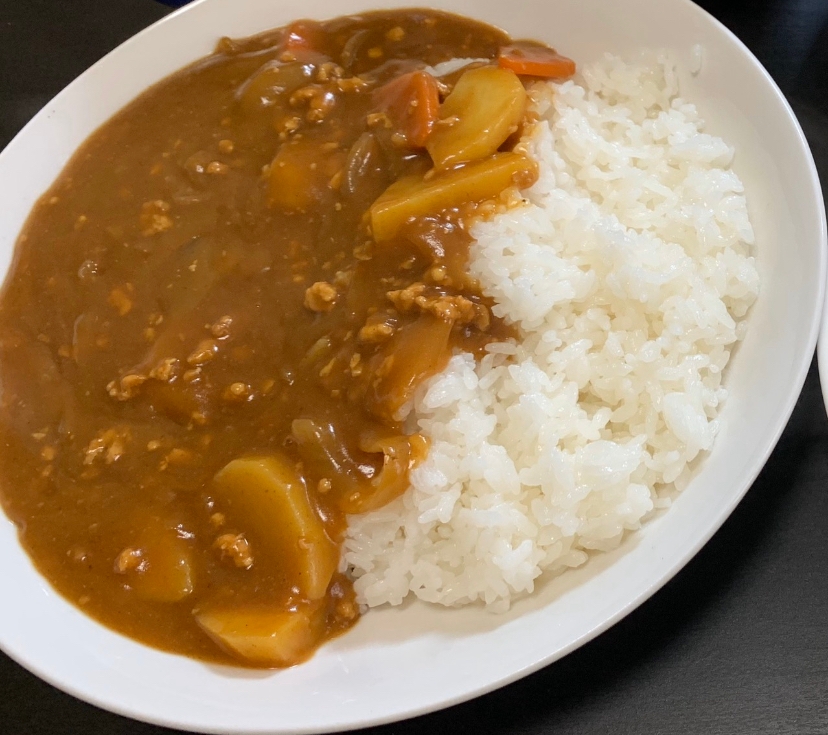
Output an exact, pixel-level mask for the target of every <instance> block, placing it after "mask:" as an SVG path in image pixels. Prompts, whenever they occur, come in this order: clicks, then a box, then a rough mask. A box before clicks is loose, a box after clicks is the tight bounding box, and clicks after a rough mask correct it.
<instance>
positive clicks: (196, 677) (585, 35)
mask: <svg viewBox="0 0 828 735" xmlns="http://www.w3.org/2000/svg"><path fill="white" fill-rule="evenodd" d="M407 4H410V3H406V2H405V1H404V0H402V1H401V0H383V5H385V6H386V7H390V6H405V5H407ZM434 5H435V6H436V7H440V8H444V9H447V10H454V11H457V12H461V13H466V14H471V15H474V16H475V17H477V18H479V19H481V20H484V21H488V22H490V23H494V24H496V25H499V26H501V27H503V28H505V29H506V30H508V31H509V32H510V33H512V34H513V35H515V36H530V37H536V38H542V39H543V40H545V41H547V42H549V43H551V44H553V45H554V46H556V47H557V48H559V49H560V50H561V51H562V52H563V53H565V54H567V55H569V56H572V57H574V58H575V59H576V60H577V61H578V62H579V63H585V62H588V61H590V60H592V59H595V58H596V57H597V56H598V55H599V54H601V53H603V52H605V51H613V52H620V53H624V52H630V51H633V50H635V49H636V48H638V47H641V46H650V47H666V48H669V49H672V50H673V51H674V52H675V53H676V54H677V55H678V56H679V58H680V59H682V60H684V61H685V63H686V64H689V60H690V59H691V56H692V53H693V47H694V46H695V45H696V44H700V45H701V47H702V50H703V67H702V70H701V73H700V74H699V75H698V76H696V77H691V76H689V75H686V74H685V75H684V76H683V77H682V93H683V94H684V95H685V96H686V97H688V98H689V99H691V100H694V101H696V102H697V103H698V104H699V106H700V107H701V110H702V113H703V114H704V115H705V116H706V117H707V119H708V120H709V126H708V130H710V131H711V132H713V133H716V134H720V135H723V136H724V137H725V138H726V140H728V141H729V142H731V143H733V144H735V145H736V146H737V159H736V164H735V166H736V170H737V172H738V173H739V175H740V176H741V177H742V178H743V180H744V181H745V183H746V185H747V191H748V197H749V206H750V211H751V215H752V219H753V222H754V225H755V229H756V233H757V239H758V246H757V249H758V262H759V267H760V271H761V274H762V278H763V285H762V293H761V297H760V300H759V302H758V303H757V305H756V306H755V307H754V309H753V311H752V313H751V315H750V323H749V330H748V336H747V339H746V340H745V342H744V344H743V345H742V346H741V347H740V349H739V350H738V352H737V354H736V356H735V358H734V360H733V364H732V366H731V369H730V372H729V374H728V376H727V384H728V386H729V387H730V388H731V390H732V394H731V398H730V400H729V402H728V404H727V406H726V408H725V410H724V412H723V413H722V417H721V419H722V424H723V429H722V432H721V434H720V436H719V438H718V440H717V443H716V446H715V449H714V451H713V452H712V454H711V455H710V456H709V457H708V458H707V460H706V461H705V462H704V463H703V466H702V468H701V471H700V472H699V474H698V476H697V477H696V478H695V480H694V481H693V482H692V484H691V486H690V487H689V488H688V489H687V490H686V491H685V492H684V493H683V494H682V495H681V497H680V498H679V499H678V501H677V502H676V503H675V505H674V507H673V508H672V509H671V510H670V511H669V512H668V513H666V514H664V515H663V516H661V517H659V518H658V519H656V520H655V521H654V522H652V523H651V524H649V525H648V526H647V527H646V529H645V530H644V531H643V532H641V533H640V534H638V535H637V536H635V537H633V538H630V539H629V540H628V542H626V543H625V544H624V545H623V547H622V548H621V549H619V550H618V551H617V552H615V553H613V554H610V555H606V556H604V557H603V558H600V559H595V560H594V561H593V562H591V563H590V564H588V565H587V567H586V568H584V569H581V570H578V571H575V572H570V573H568V574H566V575H564V576H563V577H559V578H558V579H555V580H553V581H551V582H550V583H547V584H545V585H543V586H542V588H541V590H540V592H539V594H538V595H537V596H536V597H534V598H532V599H530V600H525V601H523V602H522V603H520V604H518V605H516V606H515V607H514V609H513V610H512V612H510V613H509V614H507V615H505V616H499V617H498V616H493V615H490V614H487V613H485V612H483V611H481V610H479V609H467V610H461V611H447V610H442V609H436V608H433V607H427V606H425V605H423V604H411V605H407V606H405V607H404V608H403V609H394V610H382V611H375V612H372V613H371V614H370V615H367V616H366V617H365V618H364V619H363V620H362V621H361V622H360V624H359V625H358V626H357V627H356V629H355V630H353V631H352V632H351V633H349V634H347V635H345V636H343V637H342V638H340V639H338V640H336V641H334V642H333V643H332V644H330V645H327V646H325V647H324V648H323V649H322V650H321V651H320V652H319V653H318V654H317V655H316V656H315V657H314V658H313V659H312V660H311V661H310V662H308V663H306V664H304V665H302V666H299V667H296V668H294V669H290V670H287V671H281V672H250V671H243V670H237V669H231V668H222V667H217V666H208V665H205V664H202V663H199V662H196V661H191V660H188V659H185V658H180V657H177V656H172V655H168V654H164V653H159V652H157V651H154V650H152V649H149V648H145V647H143V646H141V645H139V644H137V643H134V642H132V641H130V640H128V639H126V638H123V637H121V636H119V635H117V634H115V633H112V632H110V631H109V630H107V629H105V628H102V627H101V626H99V625H97V624H96V623H94V622H92V621H91V620H90V619H88V618H86V617H85V616H84V615H82V614H81V613H80V612H78V611H77V610H75V608H73V607H72V606H70V605H68V604H67V603H66V602H64V601H63V600H62V599H61V598H60V597H59V596H57V595H56V594H55V593H54V592H53V591H52V590H51V589H50V587H49V586H48V584H47V583H46V582H45V581H44V580H43V579H42V578H41V577H40V576H39V575H38V574H37V573H36V572H35V571H34V570H33V568H32V566H31V564H30V563H29V561H28V558H27V557H26V556H25V554H24V553H23V552H22V551H21V549H20V546H19V545H18V543H17V538H16V533H15V530H14V528H13V527H12V525H11V524H10V523H8V522H7V521H6V520H5V519H0V579H2V580H3V585H4V589H5V590H6V592H5V593H4V596H3V604H2V605H0V646H2V648H3V649H4V650H5V651H6V652H7V653H8V654H9V655H10V656H12V657H13V658H15V659H16V660H17V661H19V662H20V663H21V664H23V665H24V666H26V667H27V668H29V669H30V670H32V671H33V672H35V673H36V674H37V675H39V676H41V677H42V678H44V679H45V680H47V681H49V682H51V683H53V684H55V685H56V686H58V687H60V688H61V689H64V690H65V691H68V692H70V693H72V694H74V695H76V696H78V697H80V698H82V699H85V700H87V701H90V702H93V703H95V704H97V705H99V706H101V707H105V708H107V709H110V710H113V711H116V712H119V713H122V714H125V715H129V716H131V717H135V718H138V719H142V720H147V721H151V722H155V723H159V724H164V725H169V726H173V727H179V728H185V729H192V730H200V731H204V732H216V733H218V732H222V733H271V732H272V733H277V732H278V733H288V732H291V733H303V732H322V731H331V730H338V729H346V728H354V727H358V726H364V725H370V724H376V723H381V722H387V721H390V720H395V719H400V718H404V717H409V716H412V715H416V714H421V713H424V712H428V711H430V710H434V709H437V708H439V707H444V706H447V705H449V704H453V703H456V702H460V701H462V700H465V699H468V698H470V697H473V696H475V695H478V694H481V693H483V692H487V691H490V690H491V689H494V688H496V687H498V686H502V685H503V684H506V683H507V682H510V681H513V680H515V679H517V678H519V677H521V676H524V675H526V674H528V673H530V672H531V671H534V670H536V669H538V668H540V667H541V666H544V665H546V664H548V663H550V662H552V661H554V660H556V659H558V658H560V657H561V656H563V655H564V654H566V653H567V652H569V651H572V650H573V649H574V648H577V647H578V646H580V645H582V644H583V643H584V642H586V641H588V640H589V639H591V638H592V637H593V636H595V635H597V634H598V633H600V632H601V631H603V630H605V629H606V628H608V627H609V626H610V625H612V624H613V623H614V622H616V621H617V620H619V619H620V618H621V617H623V616H624V615H626V614H627V613H628V612H629V611H630V610H632V609H633V608H635V607H636V606H637V605H639V604H640V603H641V602H642V601H643V600H645V599H646V598H647V597H649V596H650V595H652V594H653V593H654V592H655V591H656V590H657V589H658V588H659V587H661V585H663V584H664V583H665V582H666V581H667V580H668V579H669V578H670V577H671V576H672V575H673V574H675V573H676V571H678V570H679V569H680V568H681V567H682V565H684V564H685V563H686V562H687V560H688V559H689V558H690V557H692V556H693V554H695V553H696V552H697V551H698V550H699V548H700V547H701V546H702V545H703V544H704V543H705V541H707V540H708V539H709V538H710V536H711V535H712V534H713V533H714V531H715V530H716V529H717V528H718V527H719V526H720V525H721V523H722V522H723V521H724V520H725V518H726V517H727V516H728V514H729V513H730V512H731V511H732V510H733V508H734V506H735V505H736V503H738V501H739V500H740V498H741V497H742V495H743V494H744V493H745V491H746V490H747V489H748V487H749V486H750V484H751V482H752V481H753V479H754V478H755V477H756V475H757V473H758V472H759V470H760V469H761V467H762V465H763V464H764V462H765V460H766V458H767V457H768V455H769V453H770V451H771V449H772V448H773V446H774V444H775V443H776V440H777V438H778V437H779V434H780V433H781V431H782V429H783V428H784V426H785V423H786V421H787V419H788V416H789V415H790V412H791V410H792V408H793V406H794V403H795V401H796V398H797V396H798V394H799V391H800V389H801V386H802V383H803V381H804V378H805V375H806V372H807V369H808V365H809V363H810V359H811V355H812V353H813V348H814V344H815V340H816V333H817V328H818V322H819V318H820V314H821V310H822V294H823V283H824V281H825V250H826V235H825V216H824V209H823V202H822V196H821V193H820V189H819V182H818V180H817V174H816V171H815V168H814V164H813V160H812V158H811V155H810V153H809V151H808V147H807V145H806V143H805V140H804V137H803V135H802V132H801V130H800V128H799V126H798V124H797V122H796V119H795V118H794V115H793V113H792V112H791V110H790V108H789V107H788V105H787V103H786V102H785V100H784V98H783V97H782V95H781V93H780V92H779V90H778V89H777V88H776V86H775V85H774V83H773V82H772V81H771V79H770V77H769V76H768V75H767V73H766V72H765V71H764V70H763V69H762V67H761V66H760V65H759V63H758V62H757V61H756V59H754V57H753V56H751V54H750V53H749V52H748V51H747V50H746V49H745V47H744V46H743V45H742V44H741V43H740V42H739V41H738V40H737V39H736V38H735V37H733V36H732V35H731V34H730V33H729V32H728V31H727V30H725V28H724V27H722V26H721V25H720V24H719V23H717V22H716V21H715V20H713V19H712V18H711V17H710V16H709V15H707V14H706V13H705V12H704V11H702V10H700V9H699V8H698V7H696V6H695V5H693V4H692V3H690V2H688V1H687V0H611V1H610V0H512V1H511V2H503V0H476V2H474V3H470V2H464V0H438V2H436V3H434ZM370 7H371V0H305V1H304V2H303V3H302V4H301V5H298V6H297V5H296V4H295V3H288V2H287V1H286V0H201V1H200V2H197V3H195V4H193V5H191V6H189V7H187V8H185V9H184V10H181V11H179V12H177V13H174V14H173V15H171V16H169V17H168V18H166V19H164V20H163V21H161V22H160V23H158V24H156V25H155V26H153V27H151V28H149V29H148V30H146V31H144V32H142V33H140V34H138V35H137V36H136V37H135V38H133V39H132V40H130V41H128V42H127V43H125V44H124V45H123V46H121V47H120V48H118V49H116V50H115V51H113V52H112V53H111V54H109V56H107V57H106V58H105V59H103V60H102V61H101V62H99V63H98V64H96V65H95V66H93V67H92V68H91V69H89V71H87V72H86V73H85V74H83V75H82V76H81V77H80V78H79V79H77V80H76V81H75V82H74V83H73V84H71V85H70V86H69V87H68V88H67V89H66V90H64V91H63V92H62V93H61V94H60V95H58V96H57V97H56V98H55V99H54V100H53V101H52V102H50V103H49V104H48V105H47V106H46V108H45V109H44V110H43V111H41V112H40V113H39V114H38V115H37V117H35V119H34V120H32V122H31V123H29V125H28V126H27V127H26V128H25V129H24V130H23V132H22V133H20V135H19V136H18V137H17V138H16V139H15V140H14V141H13V142H12V143H11V145H10V146H9V147H8V148H7V149H6V150H5V151H4V152H3V153H2V155H0V202H2V203H3V205H2V208H0V272H2V271H5V270H6V268H7V267H8V263H9V261H10V258H11V253H12V247H13V244H14V240H15V238H16V235H17V233H18V231H19V230H20V227H21V226H22V224H23V221H24V219H25V217H26V215H27V213H28V211H29V209H30V207H31V206H32V204H33V203H34V201H35V199H36V198H37V196H38V195H39V194H40V193H41V192H42V191H43V190H44V189H46V188H47V187H48V186H49V184H50V183H51V182H52V181H53V180H54V178H55V177H56V176H57V175H58V173H59V171H60V168H61V167H62V166H63V164H64V163H65V162H66V160H67V159H68V157H69V156H70V155H71V153H72V151H73V150H74V149H75V148H76V147H77V146H78V145H79V144H80V143H81V142H82V141H83V140H84V139H85V138H86V137H87V136H88V135H89V134H90V133H91V132H92V131H93V130H94V129H95V128H96V127H97V126H98V125H100V124H101V123H103V122H104V121H105V120H106V119H107V118H108V117H109V116H110V115H111V114H112V113H114V112H115V111H116V110H117V109H119V108H120V107H121V106H122V105H124V104H125V103H126V102H128V101H129V100H131V99H132V98H133V97H135V96H136V95H137V94H138V93H140V92H141V91H142V90H143V89H145V88H146V87H147V86H148V85H149V84H151V83H152V82H155V81H157V80H159V79H161V78H162V77H164V76H165V75H167V74H169V73H171V72H173V71H175V70H176V69H178V68H179V67H181V66H183V65H184V64H186V63H187V62H190V61H192V60H194V59H196V58H197V57H199V56H202V55H204V54H207V53H209V52H210V51H211V49H212V47H213V44H214V43H215V41H216V39H217V38H218V37H219V36H222V35H230V36H244V35H247V34H252V33H255V32H258V31H261V30H264V29H266V28H270V27H274V26H278V25H282V24H284V23H286V22H288V21H290V20H293V19H294V17H295V16H296V14H297V13H301V15H302V16H305V17H319V18H324V17H330V16H335V15H340V14H343V13H348V12H355V11H358V10H364V9H368V8H370ZM374 7H376V6H374Z"/></svg>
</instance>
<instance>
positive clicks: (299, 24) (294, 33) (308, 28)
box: [282, 20, 321, 53]
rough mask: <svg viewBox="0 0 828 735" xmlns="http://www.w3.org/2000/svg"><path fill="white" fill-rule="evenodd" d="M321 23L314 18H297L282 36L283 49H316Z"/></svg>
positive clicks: (295, 50) (294, 50) (293, 51)
mask: <svg viewBox="0 0 828 735" xmlns="http://www.w3.org/2000/svg"><path fill="white" fill-rule="evenodd" d="M320 35H321V34H320V29H319V24H318V23H316V22H314V21H312V20H297V21H294V22H293V23H291V24H290V25H289V26H288V27H287V28H286V29H285V35H284V37H283V38H282V50H283V51H290V52H292V53H296V52H297V51H316V50H317V48H318V46H319V40H320V38H319V37H320Z"/></svg>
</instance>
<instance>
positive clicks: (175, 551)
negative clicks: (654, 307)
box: [0, 11, 572, 666]
mask: <svg viewBox="0 0 828 735" xmlns="http://www.w3.org/2000/svg"><path fill="white" fill-rule="evenodd" d="M510 44H511V42H510V41H509V39H508V38H507V37H506V36H505V34H503V33H502V32H500V31H498V30H496V29H493V28H491V27H488V26H485V25H483V24H480V23H476V22H473V21H470V20H466V19H461V18H458V17H455V16H450V15H446V14H441V13H437V12H432V11H396V12H381V13H372V14H366V15H364V16H360V17H348V18H341V19H336V20H332V21H328V22H322V23H319V22H312V21H301V22H298V23H294V24H292V25H291V26H288V27H287V28H283V29H278V30H274V31H271V32H267V33H265V34H263V35H260V36H257V37H254V38H250V39H245V40H238V41H236V40H230V39H223V40H222V41H221V42H220V43H219V44H218V47H217V49H216V51H215V53H214V54H213V55H211V56H209V57H207V58H205V59H203V60H201V61H199V62H197V63H195V64H194V65H192V66H190V67H188V68H186V69H184V70H182V71H181V72H178V73H176V74H174V75H173V76H171V77H169V78H168V79H166V80H164V81H162V82H161V83H159V84H158V85H156V86H155V87H153V88H151V89H150V90H148V91H147V92H146V93H144V94H143V95H142V96H141V97H139V98H138V99H137V100H136V101H134V102H133V103H132V104H130V105H129V106H128V107H126V108H125V109H124V110H122V111H121V112H119V113H118V114H117V115H116V116H115V117H113V118H112V119H111V120H110V121H109V122H107V123H106V124H105V125H104V126H103V127H102V128H101V129H99V130H98V131H97V132H96V133H94V134H93V135H92V136H91V137H90V138H89V139H88V141H87V142H86V143H85V144H84V145H83V146H82V147H81V148H80V150H79V151H78V152H77V153H76V155H75V156H74V158H73V159H72V160H71V162H70V163H69V164H68V166H67V167H66V168H65V170H64V171H63V173H62V174H61V175H60V177H59V178H58V179H57V181H56V182H55V184H54V185H53V186H52V188H51V189H50V190H49V191H48V192H47V193H46V194H44V195H43V197H42V198H41V200H40V201H39V202H38V203H37V205H36V207H35V208H34V210H33V212H32V214H31V216H30V218H29V220H28V222H27V224H26V226H25V228H24V230H23V233H22V234H21V236H20V239H19V242H18V246H17V251H16V255H15V260H14V263H13V266H12V269H11V271H10V273H9V276H8V277H7V281H6V285H5V287H4V290H3V293H2V298H0V353H1V354H0V496H1V497H2V503H3V507H4V509H5V511H6V513H7V514H8V515H9V516H10V517H11V518H12V519H13V520H14V522H15V523H16V524H17V525H18V527H19V529H20V539H21V542H22V544H23V545H24V547H25V549H26V550H27V552H28V553H29V554H30V556H31V558H32V559H33V561H34V562H35V564H36V565H37V567H38V568H39V570H40V571H41V572H42V573H43V574H44V575H45V577H46V578H47V579H48V580H49V581H50V583H51V584H52V585H53V586H54V587H55V588H56V589H57V590H58V591H59V592H60V593H61V594H62V595H64V596H65V597H66V598H67V599H69V600H70V601H71V602H73V603H74V604H76V605H77V606H78V607H80V608H81V609H82V610H84V611H85V612H86V613H88V614H89V615H91V616H93V617H94V618H95V619H97V620H99V621H101V622H102V623H104V624H106V625H108V626H110V627H112V628H113V629H115V630H118V631H120V632H122V633H124V634H126V635H129V636H131V637H133V638H136V639H137V640H140V641H142V642H144V643H147V644H149V645H152V646H156V647H158V648H161V649H165V650H168V651H173V652H177V653H182V654H186V655H189V656H193V657H197V658H201V659H205V660H211V661H224V662H229V661H233V662H236V663H244V664H248V665H265V666H273V665H289V664H292V663H295V662H297V661H300V660H302V659H303V658H305V657H307V656H308V655H310V653H311V652H312V651H313V650H314V648H315V647H316V646H317V645H318V644H319V643H320V642H321V641H323V640H325V639H327V638H329V637H331V636H334V635H336V634H338V633H339V632H341V631H343V630H345V629H347V628H348V627H350V626H351V625H353V624H354V622H355V621H356V619H357V618H358V615H359V611H358V607H357V605H356V602H355V599H354V594H353V590H352V587H351V583H350V581H349V579H348V578H347V575H346V574H344V573H342V572H341V571H340V570H339V568H338V565H339V555H338V544H339V542H340V540H341V538H342V536H343V533H344V531H345V528H346V517H347V515H348V514H351V513H361V512H365V511H369V510H372V509H375V508H378V507H380V506H382V505H383V504H385V503H386V502H388V501H390V500H392V499H393V498H395V497H397V496H398V495H399V494H401V493H402V492H404V490H405V489H406V487H407V484H408V479H407V478H408V472H409V470H410V469H411V468H412V467H414V466H415V465H416V463H417V462H418V461H419V460H420V459H421V458H422V457H424V456H425V454H426V452H427V450H428V447H427V444H426V442H425V440H424V439H423V438H422V437H420V436H419V435H417V434H416V431H415V429H416V427H412V426H411V425H410V421H409V420H407V418H408V416H409V411H410V408H411V405H412V401H413V397H414V393H415V391H416V389H417V388H418V386H420V385H421V384H422V383H423V381H425V380H426V379H428V378H429V377H431V376H432V375H434V374H435V373H436V372H438V371H439V370H441V369H442V368H443V367H444V365H445V364H446V362H447V360H448V358H449V356H450V355H451V353H452V351H453V350H456V349H463V350H467V351H472V352H476V353H479V352H480V351H481V350H482V349H483V348H484V347H485V345H486V344H488V343H489V342H490V341H492V340H503V339H508V338H509V337H510V336H512V335H511V333H510V330H509V329H508V328H506V327H505V326H504V324H502V323H501V322H500V321H499V320H498V319H497V318H495V317H494V316H493V315H492V313H491V310H490V306H491V304H490V303H489V302H488V301H487V300H486V299H485V298H484V297H483V296H482V295H481V294H480V292H479V288H478V285H477V284H476V283H475V282H474V281H473V280H472V279H470V278H469V276H468V275H467V273H466V270H465V265H466V260H467V256H468V248H469V245H470V237H469V235H468V234H467V231H466V227H465V223H466V222H467V221H468V219H469V217H471V216H472V215H474V216H481V215H485V213H486V212H488V211H494V209H495V208H497V207H498V206H505V205H504V202H507V201H508V200H509V198H510V197H513V196H514V191H515V190H516V189H515V187H516V186H525V185H527V184H529V183H531V182H532V180H533V178H534V176H535V175H536V174H535V168H534V164H533V163H532V162H531V161H530V160H529V159H528V158H526V157H525V156H523V155H521V154H520V153H517V152H514V151H513V150H512V148H513V146H514V143H515V141H516V140H517V139H518V136H519V133H520V128H521V125H522V124H523V121H524V118H525V101H523V99H524V98H523V97H522V96H521V95H524V94H525V93H524V90H523V84H522V80H519V77H518V75H516V74H515V73H514V70H511V71H510V70H509V64H508V63H498V59H499V58H501V61H502V57H503V55H504V49H507V51H508V49H510V48H511V49H512V52H511V55H509V53H507V56H508V57H509V58H511V59H512V60H514V59H515V58H518V59H522V58H523V57H524V56H525V55H526V53H527V52H528V53H529V54H530V56H531V55H532V54H535V55H537V53H538V49H539V48H540V47H538V46H533V45H528V46H526V47H524V48H523V49H518V52H517V53H515V52H514V49H515V48H516V47H514V46H513V45H510ZM527 50H528V51H527ZM455 58H470V59H478V60H479V61H477V62H476V63H475V64H473V65H472V66H471V68H470V69H469V68H467V69H462V70H458V71H457V72H455V73H449V74H447V75H443V76H435V75H433V74H431V73H430V72H429V71H428V68H427V67H433V66H434V65H437V64H440V63H442V62H446V61H449V60H451V59H455ZM533 58H534V57H533ZM549 58H552V57H549ZM566 61H568V60H566ZM518 71H519V70H518ZM472 72H476V76H477V77H478V78H475V77H474V76H472V77H468V76H466V75H468V74H472ZM568 73H570V74H571V73H572V71H571V70H570V71H569V72H568ZM510 75H511V76H510ZM483 77H485V79H484V78H483ZM495 77H497V78H495ZM481 85H482V86H481ZM492 85H494V86H492ZM498 85H501V87H502V89H503V90H505V91H504V93H503V95H502V98H501V100H500V101H501V103H502V104H501V106H500V108H498V111H496V113H495V114H492V112H491V110H488V111H487V108H486V107H485V104H488V103H481V102H480V100H479V99H478V98H479V92H480V89H481V88H486V89H494V88H496V87H497V86H498ZM509 85H512V86H511V87H510V86H509ZM515 85H516V86H515ZM475 95H477V96H475ZM496 97H497V95H495V94H494V93H493V97H492V99H494V98H496ZM452 99H453V100H454V102H453V103H452V102H451V100H452ZM481 104H482V105H483V107H481ZM481 110H482V112H481ZM474 114H476V115H478V116H481V115H482V116H483V117H486V118H487V120H486V121H485V125H484V128H485V129H486V131H488V132H487V133H486V134H487V135H488V136H489V137H488V138H486V136H485V135H483V136H481V135H480V131H479V130H478V129H477V128H475V127H474V123H473V116H474ZM469 120H472V122H469ZM492 121H494V122H495V123H496V124H495V125H494V126H492V125H490V124H489V123H491V122H492ZM497 125H500V127H499V128H497ZM464 126H465V128H464ZM493 127H494V128H497V129H496V130H494V132H492V128H493ZM481 140H483V144H482V145H481ZM486 140H488V143H486ZM283 634H284V635H283ZM280 636H282V637H283V638H284V639H285V642H283V643H279V644H278V645H276V646H275V648H274V647H273V645H272V641H273V640H274V639H276V638H279V637H280ZM217 644H218V645H217Z"/></svg>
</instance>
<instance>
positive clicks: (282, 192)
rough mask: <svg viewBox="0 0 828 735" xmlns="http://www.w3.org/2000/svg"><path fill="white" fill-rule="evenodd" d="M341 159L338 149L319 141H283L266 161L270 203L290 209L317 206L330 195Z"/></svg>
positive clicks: (307, 209) (343, 157) (343, 158)
mask: <svg viewBox="0 0 828 735" xmlns="http://www.w3.org/2000/svg"><path fill="white" fill-rule="evenodd" d="M344 163H345V154H344V153H343V152H342V151H333V152H326V151H324V150H322V149H321V144H320V142H319V141H312V140H304V139H299V140H295V141H289V142H287V143H284V144H283V145H282V147H281V148H280V149H279V152H278V153H277V154H276V157H275V158H274V159H273V162H272V163H271V164H270V178H269V182H268V186H269V189H268V190H269V194H270V205H271V206H273V207H279V208H281V209H284V210H285V211H287V212H294V213H296V212H307V211H309V210H310V209H312V208H314V207H316V206H319V205H320V202H322V201H323V200H324V199H325V198H326V197H330V196H331V195H332V193H333V183H332V182H333V181H334V180H335V179H334V176H335V175H336V174H337V173H338V172H339V171H341V170H342V167H343V165H344Z"/></svg>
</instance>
